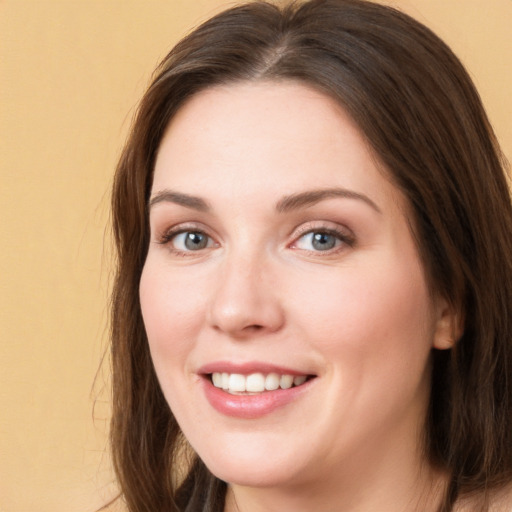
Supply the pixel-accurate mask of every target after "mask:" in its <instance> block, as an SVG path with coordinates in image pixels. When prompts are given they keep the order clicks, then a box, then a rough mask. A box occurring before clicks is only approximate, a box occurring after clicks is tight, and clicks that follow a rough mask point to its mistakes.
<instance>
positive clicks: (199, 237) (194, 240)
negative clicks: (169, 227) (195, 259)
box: [169, 231, 213, 252]
mask: <svg viewBox="0 0 512 512" xmlns="http://www.w3.org/2000/svg"><path fill="white" fill-rule="evenodd" d="M169 242H170V243H171V245H172V247H173V249H176V250H177V251H182V252H189V251H200V250H201V249H207V248H208V247H212V246H213V240H212V239H211V238H210V237H209V236H208V235H206V234H205V233H202V232H201V231H182V232H181V233H177V234H175V235H171V236H170V237H169Z"/></svg>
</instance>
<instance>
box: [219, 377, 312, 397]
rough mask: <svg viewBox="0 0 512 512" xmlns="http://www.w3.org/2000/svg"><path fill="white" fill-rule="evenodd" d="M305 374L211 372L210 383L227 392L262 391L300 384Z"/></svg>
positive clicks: (303, 380) (288, 387) (304, 380)
mask: <svg viewBox="0 0 512 512" xmlns="http://www.w3.org/2000/svg"><path fill="white" fill-rule="evenodd" d="M306 379H307V376H306V375H299V376H293V375H286V374H285V375H279V374H277V373H269V374H268V375H264V374H263V373H251V374H250V375H242V374H240V373H226V372H223V373H220V372H215V373H212V383H213V385H214V386H215V387H216V388H219V389H223V390H224V391H227V392H228V393H245V392H247V393H263V392H264V391H274V390H276V389H279V388H281V389H290V388H291V387H292V386H300V385H301V384H304V382H306Z"/></svg>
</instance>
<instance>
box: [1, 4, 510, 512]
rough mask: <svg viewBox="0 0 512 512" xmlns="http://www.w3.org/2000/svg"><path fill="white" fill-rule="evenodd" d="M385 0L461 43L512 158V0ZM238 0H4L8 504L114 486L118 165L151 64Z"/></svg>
mask: <svg viewBox="0 0 512 512" xmlns="http://www.w3.org/2000/svg"><path fill="white" fill-rule="evenodd" d="M388 3H392V4H394V5H397V6H399V7H401V8H403V9H404V10H406V11H407V12H409V13H411V14H413V15H414V16H415V17H417V18H418V19H419V20H421V21H423V22H424V23H426V24H427V25H429V26H430V27H431V28H433V29H434V30H435V31H436V32H437V33H438V34H439V35H441V36H442V37H443V38H444V39H445V40H446V41H447V42H448V43H449V44H450V45H451V46H452V48H453V49H454V50H455V52H456V53H457V54H458V55H459V56H460V57H461V58H462V60H463V61H464V62H465V64H466V65H467V67H468V68H469V70H470V72H471V74H472V76H473V77H474V79H475V81H476V83H477V86H478V87H479V89H480V92H481V95H482V98H483V100H484V103H485V105H486V107H487V109H488V112H489V115H490V118H491V120H492V122H493V124H494V126H495V129H496V131H497V133H498V136H499V138H500V140H501V143H502V145H503V148H504V150H505V153H506V155H507V156H508V158H509V159H511V157H512V123H511V121H510V119H511V118H512V101H511V100H510V90H511V85H510V84H511V82H512V66H511V62H512V35H511V27H512V0H395V1H394V2H393V1H391V0H390V1H389V2H388ZM227 5H229V3H228V2H226V1H220V0H190V1H187V0H166V1H164V0H161V1H157V0H144V1H143V0H140V1H133V0H124V1H115V0H53V1H45V0H34V1H28V0H0V109H1V110H0V159H1V160H0V162H1V171H0V172H1V182H0V183H1V185H0V204H1V212H0V243H1V250H0V319H1V324H0V336H1V343H0V411H1V412H0V512H50V511H52V512H53V511H62V512H75V511H76V512H91V511H93V510H95V509H96V508H97V507H98V506H100V504H102V503H103V502H104V501H105V500H106V499H107V498H108V497H109V496H111V494H112V492H113V488H112V486H111V485H110V482H111V475H110V472H109V461H108V456H107V455H106V452H105V449H106V425H107V419H108V410H109V407H108V399H109V393H108V365H104V367H103V370H101V371H100V372H99V376H98V379H97V381H96V383H94V379H95V375H96V371H97V369H98V366H99V362H100V359H101V355H102V353H103V351H104V349H105V346H106V343H107V341H106V338H107V336H106V333H107V331H108V329H107V300H108V283H109V271H110V270H109V268H110V267H109V266H110V260H109V239H108V231H107V230H106V226H107V223H108V200H109V189H110V184H111V181H112V172H113V169H114V166H115V162H116V158H117V156H118V155H119V151H120V148H121V145H122V141H123V139H124V136H125V134H126V131H127V128H128V125H129V122H130V119H131V115H132V114H133V111H134V106H135V105H136V102H137V99H138V98H139V97H140V95H141V93H142V91H143V89H144V87H145V86H146V84H147V83H148V79H149V76H150V73H151V71H152V69H153V68H154V67H155V65H156V64H157V62H158V61H159V59H160V58H162V57H163V56H164V55H165V53H166V51H167V50H168V49H169V48H170V46H171V45H172V44H173V43H174V42H176V40H177V38H178V37H180V36H182V35H183V34H184V33H185V32H186V31H187V30H188V29H189V28H191V27H192V26H194V25H195V24H197V23H198V21H200V20H202V19H204V18H205V17H207V16H208V15H210V14H212V13H213V12H216V11H217V10H219V8H220V6H227ZM95 400H96V407H95V408H94V411H93V403H94V401H95ZM93 418H94V420H93Z"/></svg>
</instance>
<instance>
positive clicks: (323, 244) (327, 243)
mask: <svg viewBox="0 0 512 512" xmlns="http://www.w3.org/2000/svg"><path fill="white" fill-rule="evenodd" d="M311 243H312V245H313V247H314V248H315V249H317V250H319V251H328V250H329V249H332V248H333V247H334V246H335V245H336V238H335V237H334V236H333V235H330V234H329V233H314V234H313V240H312V242H311Z"/></svg>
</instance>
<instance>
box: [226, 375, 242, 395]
mask: <svg viewBox="0 0 512 512" xmlns="http://www.w3.org/2000/svg"><path fill="white" fill-rule="evenodd" d="M229 391H237V392H239V393H241V392H242V391H245V377H244V376H243V375H240V374H238V373H232V374H231V375H230V376H229Z"/></svg>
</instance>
